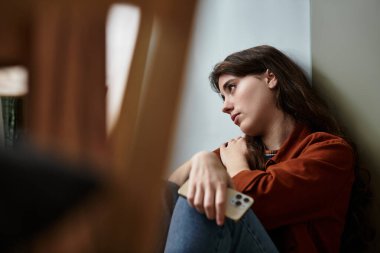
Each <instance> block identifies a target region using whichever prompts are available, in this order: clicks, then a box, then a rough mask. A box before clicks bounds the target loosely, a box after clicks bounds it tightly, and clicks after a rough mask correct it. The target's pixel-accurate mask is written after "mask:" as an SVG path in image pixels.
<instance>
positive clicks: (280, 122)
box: [262, 111, 295, 150]
mask: <svg viewBox="0 0 380 253" xmlns="http://www.w3.org/2000/svg"><path fill="white" fill-rule="evenodd" d="M274 119H275V120H274V122H272V124H271V127H270V128H269V129H268V131H267V132H266V133H265V135H263V136H262V141H263V143H264V145H265V147H266V148H267V149H269V150H278V149H280V147H281V146H282V144H284V142H285V141H286V140H287V139H288V138H289V136H290V134H291V133H292V132H293V129H294V127H295V122H294V120H293V119H292V118H291V117H289V116H288V115H286V114H285V113H283V112H282V111H278V115H277V117H274Z"/></svg>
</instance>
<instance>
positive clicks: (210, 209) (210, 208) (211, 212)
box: [203, 188, 215, 220]
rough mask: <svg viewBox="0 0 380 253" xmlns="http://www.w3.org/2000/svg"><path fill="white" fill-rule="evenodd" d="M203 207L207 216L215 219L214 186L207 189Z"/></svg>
mask: <svg viewBox="0 0 380 253" xmlns="http://www.w3.org/2000/svg"><path fill="white" fill-rule="evenodd" d="M203 208H204V211H205V213H206V216H207V218H209V219H210V220H213V219H215V191H214V190H213V189H212V188H208V189H207V190H206V191H205V195H204V204H203Z"/></svg>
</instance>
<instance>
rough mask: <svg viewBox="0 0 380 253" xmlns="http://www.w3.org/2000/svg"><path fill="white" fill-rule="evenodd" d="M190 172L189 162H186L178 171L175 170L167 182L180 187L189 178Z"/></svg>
mask: <svg viewBox="0 0 380 253" xmlns="http://www.w3.org/2000/svg"><path fill="white" fill-rule="evenodd" d="M190 170H191V160H188V161H187V162H185V163H184V164H182V165H181V166H180V167H179V168H178V169H176V170H175V171H174V172H173V173H172V174H171V175H170V176H169V179H168V180H169V181H170V182H173V183H175V184H176V185H178V186H181V185H183V184H184V183H185V181H186V180H187V179H188V178H189V174H190Z"/></svg>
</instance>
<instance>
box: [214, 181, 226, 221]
mask: <svg viewBox="0 0 380 253" xmlns="http://www.w3.org/2000/svg"><path fill="white" fill-rule="evenodd" d="M226 202H227V185H226V184H220V185H218V188H217V189H216V193H215V212H216V223H217V224H218V225H219V226H222V225H223V224H224V214H225V211H226Z"/></svg>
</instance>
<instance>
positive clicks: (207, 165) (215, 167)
mask: <svg viewBox="0 0 380 253" xmlns="http://www.w3.org/2000/svg"><path fill="white" fill-rule="evenodd" d="M228 186H230V187H232V181H231V178H230V177H229V175H228V173H227V171H226V168H225V167H224V166H223V164H222V162H221V161H220V159H219V158H218V156H217V155H216V154H215V153H213V152H200V153H197V154H195V155H194V156H193V158H192V159H191V170H190V174H189V185H188V187H189V188H188V195H187V200H188V202H189V204H190V205H191V206H193V207H194V208H196V209H197V210H198V211H199V212H201V213H205V214H206V216H207V218H209V219H216V223H217V224H218V225H219V226H221V225H223V224H224V213H225V209H226V201H227V187H228Z"/></svg>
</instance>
